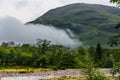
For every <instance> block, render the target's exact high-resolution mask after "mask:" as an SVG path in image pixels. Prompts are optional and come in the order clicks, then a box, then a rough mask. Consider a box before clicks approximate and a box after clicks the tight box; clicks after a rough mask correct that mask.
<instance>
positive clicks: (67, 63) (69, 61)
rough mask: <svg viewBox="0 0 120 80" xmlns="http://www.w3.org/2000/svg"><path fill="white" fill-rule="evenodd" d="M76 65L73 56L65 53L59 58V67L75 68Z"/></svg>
mask: <svg viewBox="0 0 120 80" xmlns="http://www.w3.org/2000/svg"><path fill="white" fill-rule="evenodd" d="M76 64H77V63H76V61H75V56H74V55H72V54H70V53H68V52H67V53H64V54H63V55H62V56H61V61H60V66H64V68H75V65H76Z"/></svg>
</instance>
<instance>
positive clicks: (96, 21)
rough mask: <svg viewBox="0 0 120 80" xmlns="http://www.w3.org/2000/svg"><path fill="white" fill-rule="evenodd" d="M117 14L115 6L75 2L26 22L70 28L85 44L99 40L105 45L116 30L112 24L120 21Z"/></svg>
mask: <svg viewBox="0 0 120 80" xmlns="http://www.w3.org/2000/svg"><path fill="white" fill-rule="evenodd" d="M119 15H120V9H119V8H116V7H111V6H104V5H98V4H84V3H76V4H70V5H67V6H63V7H59V8H56V9H52V10H50V11H48V12H47V13H45V14H44V15H42V16H40V17H39V18H37V19H36V20H34V21H31V22H28V23H32V24H45V25H53V26H55V27H58V28H62V29H64V30H67V29H70V30H71V31H73V32H74V34H76V35H77V38H79V39H80V40H81V41H83V42H84V44H85V45H96V44H97V43H98V42H100V43H102V44H103V45H104V46H106V45H107V41H108V38H109V37H110V36H111V35H114V34H116V32H118V30H116V29H115V28H114V26H115V24H117V23H118V22H119V21H120V16H119Z"/></svg>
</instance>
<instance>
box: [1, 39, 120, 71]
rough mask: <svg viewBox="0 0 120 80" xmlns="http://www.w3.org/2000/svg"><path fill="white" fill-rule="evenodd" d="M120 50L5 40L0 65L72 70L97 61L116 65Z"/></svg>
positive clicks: (97, 63)
mask: <svg viewBox="0 0 120 80" xmlns="http://www.w3.org/2000/svg"><path fill="white" fill-rule="evenodd" d="M119 58H120V49H114V48H112V47H111V49H107V48H102V45H101V44H100V43H99V42H98V44H97V45H96V47H92V46H91V47H89V48H84V47H79V48H76V49H71V48H67V47H64V46H62V45H53V44H51V43H50V41H47V40H41V39H37V42H36V44H34V45H31V44H15V43H14V42H13V41H11V42H3V43H2V44H1V46H0V66H26V67H27V66H29V67H35V68H51V69H55V70H57V69H70V68H85V67H86V65H87V64H89V63H91V62H92V63H93V64H94V66H95V67H98V68H112V67H113V66H114V64H120V59H119Z"/></svg>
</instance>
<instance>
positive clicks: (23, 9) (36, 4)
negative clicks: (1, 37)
mask: <svg viewBox="0 0 120 80" xmlns="http://www.w3.org/2000/svg"><path fill="white" fill-rule="evenodd" d="M71 3H92V4H103V5H110V6H114V5H113V4H111V3H109V0H0V17H4V16H12V17H15V18H17V19H19V20H20V21H22V22H24V23H25V22H28V21H31V20H34V19H35V18H37V17H39V16H41V15H42V14H44V13H45V12H47V11H48V10H50V9H52V8H56V7H59V6H64V5H67V4H71Z"/></svg>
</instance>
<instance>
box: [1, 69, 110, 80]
mask: <svg viewBox="0 0 120 80" xmlns="http://www.w3.org/2000/svg"><path fill="white" fill-rule="evenodd" d="M99 71H100V72H102V73H104V74H105V75H106V76H111V74H110V73H109V71H110V70H109V69H100V70H99ZM0 77H1V80H42V79H51V78H59V77H83V75H82V74H80V70H78V69H68V70H58V71H42V72H34V73H23V74H21V73H10V72H1V73H0Z"/></svg>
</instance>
